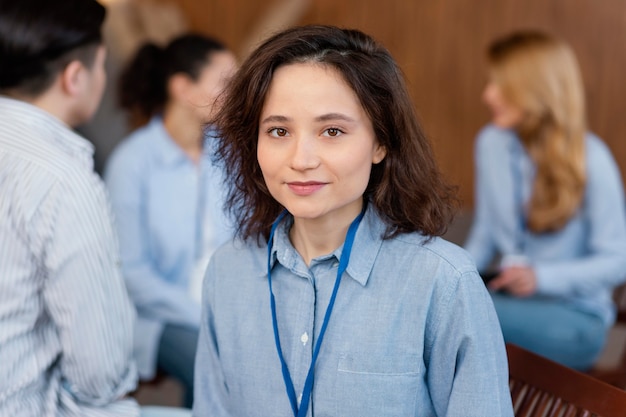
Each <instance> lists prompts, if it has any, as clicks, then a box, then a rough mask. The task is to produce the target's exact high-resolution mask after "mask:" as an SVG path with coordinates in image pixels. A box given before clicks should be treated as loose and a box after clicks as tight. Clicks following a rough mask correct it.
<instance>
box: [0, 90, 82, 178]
mask: <svg viewBox="0 0 626 417" xmlns="http://www.w3.org/2000/svg"><path fill="white" fill-rule="evenodd" d="M0 115H2V118H4V119H7V120H19V121H20V122H21V123H24V125H25V126H28V128H30V129H32V130H33V131H35V132H37V133H38V134H37V137H38V138H42V139H43V140H45V141H48V142H49V143H50V144H51V145H52V146H54V147H55V148H57V149H59V150H61V151H62V152H64V153H65V154H67V155H68V156H70V157H71V158H73V159H75V160H76V161H78V162H80V163H81V164H83V165H84V166H86V167H87V168H89V169H93V153H94V146H93V144H92V143H91V142H89V141H88V140H86V139H85V138H83V137H82V136H80V135H78V134H77V133H76V132H74V131H73V130H72V128H70V127H69V126H68V125H66V124H65V123H63V122H62V121H61V120H59V119H58V118H57V117H55V116H53V115H52V114H50V113H48V112H47V111H45V110H43V109H41V108H39V107H37V106H35V105H33V104H30V103H27V102H25V101H22V100H15V99H12V98H9V97H4V96H3V97H0ZM26 139H27V136H26V135H25V136H24V140H26Z"/></svg>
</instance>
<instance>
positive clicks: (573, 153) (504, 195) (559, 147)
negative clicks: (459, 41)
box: [465, 31, 626, 369]
mask: <svg viewBox="0 0 626 417" xmlns="http://www.w3.org/2000/svg"><path fill="white" fill-rule="evenodd" d="M488 60H489V67H490V81H489V83H488V85H487V88H486V89H485V92H484V95H483V98H484V101H485V102H486V104H487V106H488V107H489V108H490V110H491V111H492V113H493V122H492V124H490V125H489V126H487V127H485V128H484V129H483V130H482V131H481V132H480V134H479V135H478V139H477V142H476V155H475V156H476V212H475V218H474V224H473V227H472V230H471V232H470V236H469V239H468V241H467V243H466V244H465V247H466V249H467V250H468V251H469V252H470V253H471V254H472V255H473V256H474V258H475V260H476V263H477V266H478V269H479V270H481V271H485V270H486V269H487V268H488V267H489V265H490V264H491V263H492V262H493V258H494V257H496V256H500V257H501V262H500V265H499V267H498V268H497V271H496V275H497V276H496V277H495V279H493V280H492V281H490V282H489V284H488V285H489V288H490V289H491V290H493V293H492V298H493V300H494V304H495V306H496V311H497V312H498V317H499V319H500V323H501V325H502V329H503V333H504V338H505V340H506V341H509V342H512V343H515V344H517V345H520V346H523V347H525V348H527V349H529V350H532V351H534V352H536V353H539V354H541V355H544V356H547V357H548V358H551V359H553V360H555V361H557V362H560V363H563V364H565V365H569V366H571V367H574V368H577V369H587V368H589V367H590V366H591V365H592V364H593V362H594V360H595V359H596V357H597V356H598V354H599V353H600V351H601V349H602V347H603V346H604V342H605V339H606V335H607V332H608V329H609V328H610V326H611V324H612V323H613V321H614V319H615V312H614V307H613V305H612V299H611V292H612V289H613V288H614V287H615V286H616V285H618V284H619V283H620V282H622V281H623V280H624V278H625V276H626V222H625V218H624V215H625V212H624V193H623V189H622V183H621V179H620V173H619V169H618V167H617V165H616V164H615V161H614V160H613V157H612V156H611V152H610V151H609V149H608V148H607V147H606V145H605V144H604V143H603V142H602V141H601V140H600V139H599V138H598V137H596V136H595V135H593V134H592V133H590V132H589V131H588V130H587V124H586V117H585V100H584V89H583V82H582V78H581V75H580V72H579V69H578V63H577V62H576V58H575V56H574V53H573V52H572V50H571V49H570V47H569V46H568V45H567V44H565V43H564V42H563V41H561V40H559V39H556V38H553V37H551V36H548V35H547V34H544V33H540V32H534V31H529V32H517V33H513V34H511V35H509V36H507V37H504V38H502V39H498V40H497V41H495V42H494V43H493V44H492V45H491V46H490V48H489V51H488Z"/></svg>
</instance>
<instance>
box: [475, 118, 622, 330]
mask: <svg viewBox="0 0 626 417" xmlns="http://www.w3.org/2000/svg"><path fill="white" fill-rule="evenodd" d="M585 154H586V160H585V162H586V174H587V183H586V187H585V193H584V197H583V202H582V206H581V208H580V209H579V210H578V212H577V213H576V215H575V216H574V217H573V218H572V219H571V220H570V221H569V222H568V223H567V224H566V225H565V227H564V228H563V229H561V230H559V231H557V232H553V233H542V234H535V233H532V232H530V231H529V230H528V229H527V228H526V227H525V226H524V217H525V216H524V214H523V207H524V206H525V204H526V203H527V202H528V200H529V198H530V195H531V190H532V182H533V180H534V175H535V168H534V165H533V162H532V160H531V159H530V157H529V155H528V153H527V152H526V151H525V149H524V147H523V146H522V144H521V142H520V141H519V139H518V137H517V135H516V134H515V133H514V132H513V131H510V130H502V129H499V128H497V127H495V126H491V125H490V126H487V127H486V128H484V129H483V130H482V131H481V132H480V133H479V135H478V138H477V141H476V149H475V159H476V180H475V184H476V202H475V215H474V223H473V225H472V229H471V231H470V235H469V238H468V240H467V242H466V243H465V248H466V249H467V250H468V251H469V252H470V254H471V255H472V256H473V257H474V259H475V261H476V265H477V266H478V269H479V270H482V269H484V268H486V267H487V266H488V265H489V263H490V262H491V260H492V258H493V257H494V256H496V255H511V254H521V255H524V256H525V257H526V258H527V259H528V260H529V261H530V263H531V266H532V267H533V268H534V270H535V273H536V276H537V286H538V287H537V294H538V295H543V296H546V297H555V298H559V299H562V300H565V301H566V302H568V303H571V304H573V305H575V306H576V307H578V308H580V309H582V310H583V311H587V312H589V313H592V314H596V315H597V316H598V317H600V318H601V319H602V320H603V321H604V322H605V324H606V325H607V326H610V325H611V324H612V323H613V321H614V318H615V313H614V307H613V303H612V299H611V291H612V289H613V287H615V286H616V285H619V284H620V283H621V282H623V281H624V280H625V279H626V216H625V214H626V212H625V209H624V191H623V187H622V182H621V176H620V173H619V169H618V167H617V165H616V164H615V161H614V160H613V157H612V156H611V153H610V151H609V149H608V148H607V147H606V145H605V144H604V143H603V142H602V141H601V140H600V139H598V138H597V137H596V136H594V135H593V134H588V135H587V137H586V142H585Z"/></svg>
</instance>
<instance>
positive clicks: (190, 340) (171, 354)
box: [157, 324, 199, 408]
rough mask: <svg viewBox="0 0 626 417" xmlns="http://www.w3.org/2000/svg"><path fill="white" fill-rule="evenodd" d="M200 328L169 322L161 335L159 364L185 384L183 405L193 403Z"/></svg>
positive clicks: (188, 405)
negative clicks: (194, 371) (194, 370)
mask: <svg viewBox="0 0 626 417" xmlns="http://www.w3.org/2000/svg"><path fill="white" fill-rule="evenodd" d="M198 332H199V330H198V329H194V328H191V327H183V326H177V325H174V324H167V325H166V326H165V329H163V334H162V335H161V342H160V343H159V353H158V360H157V364H158V367H159V369H161V370H163V371H164V372H165V373H166V374H167V375H169V376H171V377H173V378H175V379H176V380H178V381H179V382H180V383H181V384H182V385H183V390H184V398H183V405H184V406H185V407H186V408H191V406H192V405H193V369H194V364H195V360H196V348H197V345H198Z"/></svg>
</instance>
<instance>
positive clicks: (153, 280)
mask: <svg viewBox="0 0 626 417" xmlns="http://www.w3.org/2000/svg"><path fill="white" fill-rule="evenodd" d="M127 150H129V148H125V149H124V148H122V149H118V151H117V152H115V153H114V154H113V155H112V157H111V158H110V161H109V163H108V165H107V169H106V173H105V181H106V185H107V188H108V190H109V195H110V198H111V204H112V208H113V214H114V223H115V226H116V229H117V232H118V235H119V239H120V248H121V256H122V270H123V274H124V278H125V280H126V285H127V286H128V291H129V293H130V296H131V298H132V299H133V302H134V303H135V305H136V306H137V309H138V310H139V312H140V314H141V315H142V316H145V317H150V318H153V319H156V320H160V321H163V322H168V323H174V324H180V325H188V326H193V327H197V326H198V325H199V320H200V306H199V305H198V303H197V302H194V301H193V300H192V298H191V296H190V295H189V292H188V291H187V288H183V287H180V286H178V285H175V284H172V283H170V282H168V281H167V280H166V279H165V278H164V277H163V276H161V275H160V273H159V272H158V271H157V269H156V268H155V267H154V265H153V264H152V262H153V261H152V260H151V257H150V255H149V250H148V244H149V242H148V241H147V234H146V232H145V230H144V229H145V226H144V221H145V218H144V216H145V210H143V209H142V205H143V204H145V202H144V201H142V195H143V190H142V185H141V184H142V178H144V176H145V175H147V173H146V172H145V171H142V168H141V167H140V165H139V164H138V163H137V160H136V158H133V157H134V156H136V155H134V154H132V153H130V152H126V151H127Z"/></svg>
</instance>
